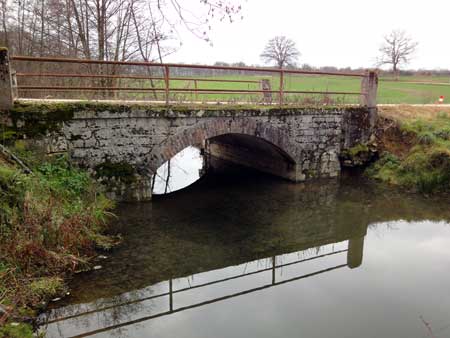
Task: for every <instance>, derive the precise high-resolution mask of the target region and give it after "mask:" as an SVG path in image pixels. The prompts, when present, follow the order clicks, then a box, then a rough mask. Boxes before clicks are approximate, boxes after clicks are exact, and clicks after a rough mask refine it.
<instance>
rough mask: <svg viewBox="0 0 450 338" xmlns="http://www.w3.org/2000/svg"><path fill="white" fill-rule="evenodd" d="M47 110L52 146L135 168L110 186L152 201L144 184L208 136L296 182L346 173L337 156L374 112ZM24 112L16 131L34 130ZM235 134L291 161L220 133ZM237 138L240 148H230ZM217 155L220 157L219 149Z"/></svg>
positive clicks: (87, 163) (237, 157)
mask: <svg viewBox="0 0 450 338" xmlns="http://www.w3.org/2000/svg"><path fill="white" fill-rule="evenodd" d="M45 109H46V113H45V114H43V116H42V120H43V121H46V123H44V124H43V126H46V129H45V133H46V135H47V136H49V135H50V136H51V137H50V138H52V139H53V142H50V144H52V145H53V147H56V146H55V145H57V147H58V148H60V149H63V150H64V149H65V148H67V149H68V151H69V153H70V156H71V158H72V160H73V161H75V162H77V163H78V164H80V165H82V166H84V167H87V168H92V169H93V170H94V169H95V168H96V167H98V166H100V165H102V164H104V163H127V164H129V165H130V166H132V167H133V168H134V169H135V173H133V175H134V177H135V180H133V181H132V182H131V181H128V183H127V182H125V181H124V180H123V179H122V180H120V179H119V183H120V184H118V183H117V181H116V182H113V183H114V184H111V186H112V187H114V195H115V197H116V198H117V199H121V197H120V196H127V197H126V199H133V198H134V199H148V198H149V196H150V194H149V193H148V191H147V190H146V189H149V187H150V181H151V176H152V174H153V173H155V172H156V170H157V169H158V167H159V166H161V165H162V164H163V163H164V162H165V161H167V160H168V159H170V158H171V157H173V156H174V155H176V154H177V153H178V152H180V151H181V150H183V149H184V148H186V147H188V146H191V145H195V146H202V145H203V144H204V143H205V141H206V140H213V141H212V142H216V144H217V147H215V148H216V150H217V149H222V150H221V151H222V154H223V156H224V159H228V160H231V161H236V162H238V163H241V164H244V165H249V166H254V167H256V169H258V166H259V167H260V168H259V169H261V170H263V171H267V172H270V173H272V174H274V175H278V176H281V177H284V178H288V179H291V180H294V181H302V180H306V179H308V178H314V177H336V176H338V174H339V172H340V163H339V155H340V154H341V152H342V150H343V149H344V148H350V147H352V146H354V145H355V144H358V143H362V142H365V141H367V140H368V138H369V136H370V133H371V130H370V128H371V124H370V121H371V118H372V117H371V114H373V113H374V111H373V110H371V109H368V108H360V107H336V108H332V107H325V108H320V107H313V108H310V107H300V108H292V107H286V108H279V107H277V108H270V107H268V108H267V107H263V108H253V109H249V108H244V107H235V108H232V107H221V108H211V109H208V108H197V109H195V108H192V107H189V108H186V107H185V108H180V107H173V108H170V109H167V108H157V107H152V106H133V105H130V106H118V105H112V106H108V105H101V104H99V105H98V106H96V105H95V104H92V103H90V104H81V103H79V104H72V105H71V106H69V107H67V106H66V107H65V108H64V118H61V119H59V120H57V121H56V122H57V124H58V125H59V126H60V128H59V129H58V128H56V127H55V125H54V123H53V122H55V121H54V120H55V119H52V118H51V117H52V116H53V115H52V114H54V112H53V110H51V107H50V108H49V105H46V106H45ZM25 110H26V109H25V108H24V107H22V106H21V107H20V114H19V115H18V114H17V112H14V111H13V112H12V114H13V115H12V120H13V121H14V125H15V126H16V128H17V129H20V128H19V127H18V126H19V125H20V124H21V123H22V122H21V121H22V120H23V121H24V122H23V123H22V124H23V126H24V127H23V128H22V129H24V130H28V129H30V120H29V118H28V120H27V114H26V113H25V112H24V111H25ZM38 111H39V108H38V107H33V115H32V116H33V120H32V121H31V122H33V123H32V125H35V124H36V123H41V121H40V118H39V114H38V113H37V112H38ZM48 111H51V114H50V113H48ZM28 116H29V115H28ZM49 120H51V121H49ZM50 122H51V123H50ZM48 126H50V127H51V128H47V127H48ZM41 129H42V128H41ZM41 129H39V130H41ZM236 134H239V135H246V136H251V137H255V138H257V139H260V140H263V141H265V142H266V143H267V144H270V145H271V146H272V147H273V148H274V149H278V150H279V152H280V153H282V154H283V156H282V157H283V158H284V159H285V160H286V161H285V165H282V164H281V165H279V164H270V165H269V164H262V162H261V159H258V158H256V157H254V158H251V153H252V152H251V151H248V149H247V150H246V149H243V148H242V145H241V146H240V145H239V143H236V142H234V141H236V138H235V140H234V141H233V140H232V139H229V140H228V141H227V144H226V145H225V144H221V145H220V142H219V141H218V137H220V136H223V135H236ZM55 140H57V142H55ZM61 140H65V142H62V141H61ZM214 140H216V141H214ZM222 141H224V140H223V139H222ZM233 142H234V143H233ZM233 144H234V146H235V150H233V147H232V146H230V145H233ZM219 145H220V146H219ZM239 147H241V148H239ZM247 148H248V146H247ZM261 149H262V148H261ZM247 154H250V155H248V156H247ZM260 154H262V152H261V153H260ZM214 155H215V156H219V157H220V151H216V154H214ZM269 160H270V159H267V161H269ZM244 162H245V163H244ZM258 163H259V164H258ZM121 184H122V185H121ZM127 184H128V185H127ZM127 188H129V189H132V190H133V191H135V192H136V191H137V193H135V194H133V193H130V192H129V191H127ZM129 189H128V190H129ZM137 195H139V196H141V195H142V196H141V197H139V196H137Z"/></svg>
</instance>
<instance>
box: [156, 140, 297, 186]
mask: <svg viewBox="0 0 450 338" xmlns="http://www.w3.org/2000/svg"><path fill="white" fill-rule="evenodd" d="M296 168H297V167H296V162H295V160H294V159H293V158H292V156H291V155H289V154H288V153H287V152H286V151H284V150H283V149H281V148H280V147H278V146H276V145H274V144H273V143H271V142H269V141H268V140H266V139H264V138H261V137H258V136H255V135H248V134H242V133H224V134H220V135H216V136H213V137H210V138H206V139H204V140H203V141H202V142H201V144H199V142H198V140H197V142H196V144H193V145H189V146H187V147H185V148H184V149H183V150H181V151H180V152H178V153H177V154H175V155H174V156H172V157H171V158H170V159H168V160H167V161H165V162H164V163H163V164H162V165H161V166H160V167H159V168H158V169H157V171H156V174H155V175H154V176H153V182H152V193H153V194H154V195H162V194H168V193H171V192H175V191H177V190H180V189H183V188H186V187H187V186H189V185H191V184H193V183H194V182H196V181H197V180H199V179H200V178H201V177H202V176H203V175H204V174H207V173H208V174H227V175H228V174H230V175H240V174H242V173H243V172H246V173H248V169H250V170H255V171H259V172H263V173H266V174H271V175H274V176H278V177H281V178H284V179H289V180H295V178H296ZM243 169H245V170H243Z"/></svg>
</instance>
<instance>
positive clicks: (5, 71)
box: [0, 47, 14, 110]
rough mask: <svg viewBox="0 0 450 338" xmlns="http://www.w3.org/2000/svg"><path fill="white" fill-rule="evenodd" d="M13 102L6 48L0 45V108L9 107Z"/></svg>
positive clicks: (6, 108)
mask: <svg viewBox="0 0 450 338" xmlns="http://www.w3.org/2000/svg"><path fill="white" fill-rule="evenodd" d="M13 104H14V97H13V83H12V77H11V67H10V62H9V55H8V48H5V47H0V110H2V109H5V110H8V109H11V108H12V107H13Z"/></svg>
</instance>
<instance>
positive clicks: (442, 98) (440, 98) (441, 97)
mask: <svg viewBox="0 0 450 338" xmlns="http://www.w3.org/2000/svg"><path fill="white" fill-rule="evenodd" d="M439 103H444V96H442V95H441V96H439Z"/></svg>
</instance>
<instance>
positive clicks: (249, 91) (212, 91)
mask: <svg viewBox="0 0 450 338" xmlns="http://www.w3.org/2000/svg"><path fill="white" fill-rule="evenodd" d="M17 89H18V90H57V91H100V90H109V91H138V92H149V91H150V92H151V91H160V92H164V91H166V89H165V88H136V87H134V88H127V87H50V86H18V87H17ZM169 90H170V92H178V93H185V92H188V93H202V94H256V93H272V94H274V93H279V91H278V90H262V89H255V90H252V89H242V90H240V89H189V88H169ZM284 93H285V94H328V95H367V93H364V92H330V91H327V92H323V91H298V90H287V91H284Z"/></svg>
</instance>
